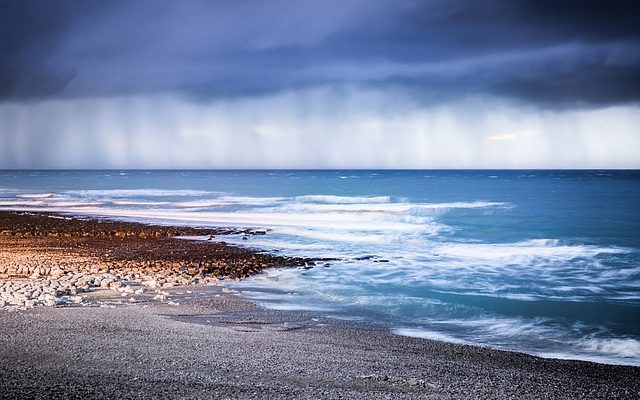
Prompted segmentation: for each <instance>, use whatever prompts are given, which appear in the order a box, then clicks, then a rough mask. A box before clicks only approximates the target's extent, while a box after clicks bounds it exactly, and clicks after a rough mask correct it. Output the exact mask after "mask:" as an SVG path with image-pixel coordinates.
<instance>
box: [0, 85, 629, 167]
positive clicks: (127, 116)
mask: <svg viewBox="0 0 640 400" xmlns="http://www.w3.org/2000/svg"><path fill="white" fill-rule="evenodd" d="M638 111H639V110H638V106H635V105H628V106H617V107H609V108H603V109H591V110H590V109H582V110H566V111H543V110H540V109H536V108H532V107H531V108H529V107H525V106H519V105H517V104H515V103H508V102H505V101H503V100H498V99H495V98H494V99H492V98H469V99H466V100H464V101H457V102H452V103H448V104H444V105H442V104H441V105H436V106H431V107H429V106H426V107H425V106H419V105H417V104H416V103H413V102H412V101H411V100H410V99H409V98H407V97H403V96H402V95H400V94H398V93H392V92H389V91H385V92H382V91H370V90H358V89H350V90H346V89H341V90H334V89H315V90H308V91H293V92H287V93H280V94H276V95H272V96H269V97H262V98H250V99H235V100H224V101H217V102H193V101H191V100H188V99H185V98H181V97H177V96H158V97H118V98H101V99H67V100H50V101H41V102H36V103H8V102H5V103H2V104H1V105H0V129H1V130H2V135H0V168H638V167H640V156H638V154H640V138H639V135H638V132H639V128H640V117H639V115H640V113H638Z"/></svg>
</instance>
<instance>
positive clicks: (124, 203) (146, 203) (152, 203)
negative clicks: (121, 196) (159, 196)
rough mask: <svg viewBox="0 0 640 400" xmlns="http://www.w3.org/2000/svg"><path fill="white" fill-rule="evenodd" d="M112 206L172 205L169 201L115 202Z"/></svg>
mask: <svg viewBox="0 0 640 400" xmlns="http://www.w3.org/2000/svg"><path fill="white" fill-rule="evenodd" d="M111 204H113V205H114V206H169V205H171V204H172V203H170V202H168V201H145V200H114V201H112V202H111Z"/></svg>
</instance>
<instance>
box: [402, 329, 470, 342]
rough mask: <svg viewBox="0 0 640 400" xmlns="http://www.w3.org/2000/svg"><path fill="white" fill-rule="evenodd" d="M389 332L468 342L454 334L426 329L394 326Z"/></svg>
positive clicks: (441, 340) (445, 340)
mask: <svg viewBox="0 0 640 400" xmlns="http://www.w3.org/2000/svg"><path fill="white" fill-rule="evenodd" d="M391 332H392V333H394V334H396V335H400V336H410V337H417V338H421V339H429V340H436V341H438V342H447V343H457V344H469V342H467V341H465V340H462V339H458V338H456V337H454V336H451V335H446V334H444V333H442V332H436V331H429V330H426V329H415V328H395V329H392V330H391Z"/></svg>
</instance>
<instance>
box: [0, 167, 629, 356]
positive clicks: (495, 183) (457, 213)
mask: <svg viewBox="0 0 640 400" xmlns="http://www.w3.org/2000/svg"><path fill="white" fill-rule="evenodd" d="M0 209H3V210H27V211H55V212H64V213H70V214H74V215H92V216H103V217H109V218H115V219H122V220H129V221H143V222H154V223H166V224H182V225H193V226H212V227H218V226H229V227H251V228H259V229H265V230H268V233H267V234H266V235H262V236H250V237H248V238H247V240H243V238H242V237H241V236H225V237H219V238H218V239H220V240H224V241H226V242H227V243H232V244H237V245H239V246H245V247H250V248H255V249H259V250H262V251H269V252H275V253H278V254H283V255H290V256H308V257H323V258H331V259H332V260H331V261H326V262H321V263H319V264H318V265H316V266H315V267H313V268H306V269H305V268H297V269H292V268H291V269H273V270H268V271H266V272H263V273H261V274H259V275H257V276H254V277H251V278H249V279H246V280H243V281H240V282H231V283H229V284H230V285H231V286H233V287H234V288H235V289H237V290H239V291H240V292H241V293H242V294H243V295H244V296H246V297H248V298H251V299H253V300H255V301H257V302H258V303H259V304H261V305H263V306H265V307H269V308H274V309H302V310H314V311H316V312H319V313H324V314H326V315H327V316H332V317H335V318H347V319H361V320H365V321H372V322H375V323H376V324H379V325H380V326H383V327H385V328H387V329H390V330H392V331H394V332H396V333H398V334H401V335H411V336H418V337H424V338H431V339H437V340H444V341H449V342H456V343H469V344H476V345H482V346H489V347H493V348H499V349H506V350H515V351H522V352H526V353H530V354H535V355H540V356H546V357H559V358H575V359H583V360H593V361H600V362H607V363H616V364H632V365H640V171H611V170H602V171H596V170H579V171H568V170H557V171H555V170H495V171H492V170H408V171H397V170H344V171H338V170H309V171H302V170H301V171H298V170H295V171H286V170H277V171H271V170H264V171H263V170H258V171H249V170H247V171H245V170H243V171H199V170H198V171H181V170H175V171H156V170H153V171H129V170H126V171H0ZM193 239H194V240H202V239H203V238H193Z"/></svg>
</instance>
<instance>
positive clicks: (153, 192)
mask: <svg viewBox="0 0 640 400" xmlns="http://www.w3.org/2000/svg"><path fill="white" fill-rule="evenodd" d="M64 193H65V194H69V195H73V196H80V197H107V198H109V197H173V196H206V195H212V194H216V192H210V191H206V190H191V189H176V190H168V189H88V190H67V191H65V192H64Z"/></svg>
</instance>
